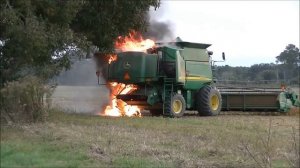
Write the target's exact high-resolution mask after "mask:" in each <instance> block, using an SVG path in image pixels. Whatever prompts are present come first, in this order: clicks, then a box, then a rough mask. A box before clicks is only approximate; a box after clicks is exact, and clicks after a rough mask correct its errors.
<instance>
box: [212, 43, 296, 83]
mask: <svg viewBox="0 0 300 168" xmlns="http://www.w3.org/2000/svg"><path fill="white" fill-rule="evenodd" d="M299 67H300V52H299V48H297V47H296V46H295V45H294V44H289V45H287V46H286V48H285V50H284V51H282V52H281V53H280V54H279V55H278V56H276V64H275V63H261V64H255V65H252V66H250V67H243V66H237V67H232V66H229V65H225V66H215V67H214V69H215V70H214V77H215V78H216V80H217V81H219V83H226V82H227V83H234V81H235V82H239V81H240V82H261V83H282V84H290V85H299Z"/></svg>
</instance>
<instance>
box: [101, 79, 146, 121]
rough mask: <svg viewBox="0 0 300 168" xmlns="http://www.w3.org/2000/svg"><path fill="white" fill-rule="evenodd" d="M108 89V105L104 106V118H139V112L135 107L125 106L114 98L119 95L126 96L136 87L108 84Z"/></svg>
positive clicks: (114, 83)
mask: <svg viewBox="0 0 300 168" xmlns="http://www.w3.org/2000/svg"><path fill="white" fill-rule="evenodd" d="M109 87H110V93H111V94H110V100H111V102H110V105H108V106H106V108H105V110H104V115H106V116H115V117H119V116H128V117H132V116H138V117H141V110H140V109H139V108H138V107H137V106H130V105H127V104H126V103H125V102H124V101H122V100H119V99H117V98H116V95H119V94H128V93H131V92H132V91H134V90H136V89H137V87H136V86H133V85H125V84H122V83H116V82H112V83H109Z"/></svg>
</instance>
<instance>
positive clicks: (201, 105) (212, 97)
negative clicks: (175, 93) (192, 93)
mask: <svg viewBox="0 0 300 168" xmlns="http://www.w3.org/2000/svg"><path fill="white" fill-rule="evenodd" d="M221 106H222V98H221V95H220V92H219V91H218V90H217V89H215V88H213V87H211V86H204V87H203V88H201V89H200V90H199V92H198V93H197V101H196V107H197V110H198V113H199V115H201V116H215V115H218V114H219V113H220V111H221Z"/></svg>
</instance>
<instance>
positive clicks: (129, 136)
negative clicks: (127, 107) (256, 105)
mask: <svg viewBox="0 0 300 168" xmlns="http://www.w3.org/2000/svg"><path fill="white" fill-rule="evenodd" d="M297 164H299V117H297V116H260V115H254V116H252V115H221V116H217V117H198V116H188V117H183V118H180V119H170V118H162V117H142V118H109V117H99V116H89V115H82V114H64V113H61V112H57V111H53V112H51V113H50V114H49V119H48V121H47V122H45V123H34V124H27V125H24V124H23V125H11V126H7V125H1V167H293V166H295V167H296V166H298V165H297Z"/></svg>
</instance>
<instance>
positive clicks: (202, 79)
mask: <svg viewBox="0 0 300 168" xmlns="http://www.w3.org/2000/svg"><path fill="white" fill-rule="evenodd" d="M185 79H186V80H196V81H198V80H200V81H211V79H210V78H207V77H203V76H187V77H185Z"/></svg>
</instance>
